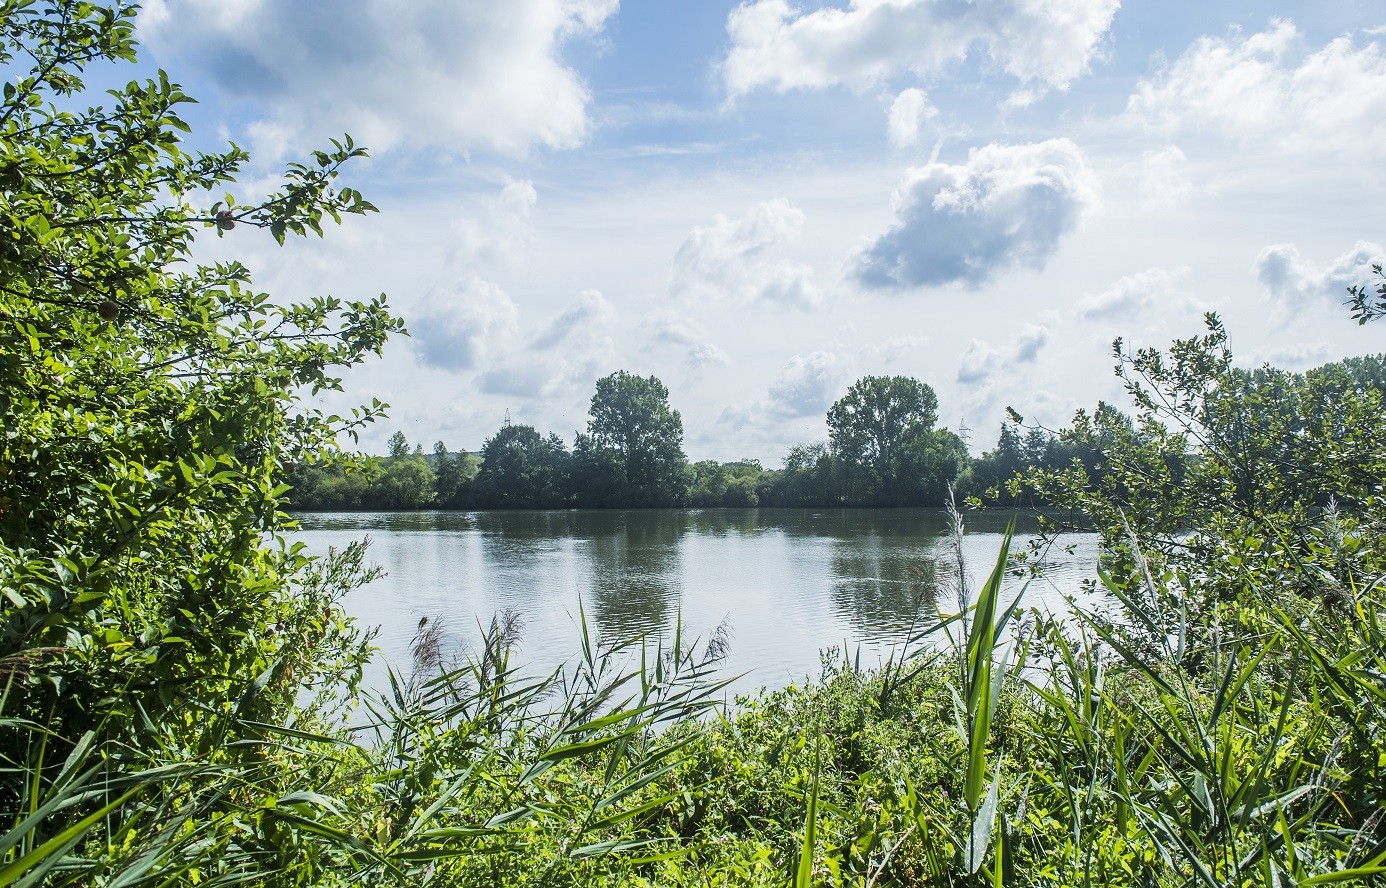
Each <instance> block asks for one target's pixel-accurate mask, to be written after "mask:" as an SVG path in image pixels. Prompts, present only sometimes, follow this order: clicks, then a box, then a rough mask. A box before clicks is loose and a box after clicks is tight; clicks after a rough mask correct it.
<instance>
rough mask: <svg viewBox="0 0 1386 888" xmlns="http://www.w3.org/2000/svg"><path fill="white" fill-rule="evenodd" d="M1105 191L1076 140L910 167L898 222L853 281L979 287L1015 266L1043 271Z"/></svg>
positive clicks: (898, 195)
mask: <svg viewBox="0 0 1386 888" xmlns="http://www.w3.org/2000/svg"><path fill="white" fill-rule="evenodd" d="M1097 190H1098V189H1097V179H1096V177H1095V176H1094V175H1093V173H1092V170H1091V169H1090V168H1089V167H1088V164H1087V161H1086V159H1085V158H1084V157H1083V153H1082V152H1081V151H1080V150H1078V146H1077V145H1074V144H1073V143H1072V142H1071V141H1069V140H1068V139H1050V140H1049V141H1046V142H1039V143H1035V144H1030V145H996V144H993V145H988V146H986V147H984V148H979V149H975V150H973V151H972V152H971V153H970V154H969V155H968V159H967V162H966V163H961V164H946V163H931V164H929V165H927V166H923V167H918V168H913V169H910V170H908V171H907V172H906V174H905V179H904V182H903V183H902V184H901V185H900V187H899V188H898V189H897V190H896V192H895V221H894V223H893V224H892V225H891V227H890V229H889V230H888V231H886V233H885V234H883V235H881V236H880V237H879V238H877V239H876V241H875V242H874V243H872V244H870V245H869V246H868V247H867V248H866V249H865V250H863V251H862V252H860V253H859V254H857V255H856V256H855V257H854V259H853V261H852V268H851V271H852V274H853V275H854V276H855V277H856V278H857V280H858V281H860V282H861V283H862V284H864V285H866V286H868V287H875V288H903V287H921V286H939V285H943V284H951V283H958V282H960V283H964V284H967V285H969V286H978V285H980V284H982V283H985V282H986V281H987V280H989V279H990V278H992V277H993V276H994V275H996V274H997V273H998V272H1001V271H1004V270H1006V269H1008V268H1011V267H1015V266H1021V267H1027V268H1036V269H1038V268H1042V267H1043V266H1044V264H1045V263H1046V262H1047V261H1048V260H1049V257H1050V256H1052V255H1053V254H1054V252H1055V250H1057V249H1058V246H1059V242H1060V240H1061V239H1062V238H1063V237H1064V235H1066V234H1068V233H1069V232H1071V231H1073V230H1074V229H1075V228H1076V227H1077V226H1078V223H1079V221H1080V220H1081V218H1082V216H1083V214H1084V212H1085V211H1086V210H1087V209H1088V208H1089V207H1091V206H1092V205H1094V204H1095V203H1096V201H1097Z"/></svg>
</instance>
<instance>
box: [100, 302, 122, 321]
mask: <svg viewBox="0 0 1386 888" xmlns="http://www.w3.org/2000/svg"><path fill="white" fill-rule="evenodd" d="M96 313H97V314H99V315H101V320H103V321H114V320H115V319H116V315H118V314H120V306H119V305H116V304H115V303H114V302H113V301H111V300H110V299H103V300H102V301H101V304H100V305H98V306H97V307H96Z"/></svg>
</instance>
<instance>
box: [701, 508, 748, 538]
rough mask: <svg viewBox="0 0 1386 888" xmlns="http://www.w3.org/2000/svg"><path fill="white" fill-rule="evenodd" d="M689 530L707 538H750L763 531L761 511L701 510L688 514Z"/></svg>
mask: <svg viewBox="0 0 1386 888" xmlns="http://www.w3.org/2000/svg"><path fill="white" fill-rule="evenodd" d="M688 523H689V529H690V530H692V531H694V532H695V533H700V534H704V535H707V536H726V535H728V534H731V533H735V534H740V535H744V536H750V535H751V534H754V533H756V532H758V531H760V530H761V522H760V510H759V509H699V510H698V511H696V512H689V513H688Z"/></svg>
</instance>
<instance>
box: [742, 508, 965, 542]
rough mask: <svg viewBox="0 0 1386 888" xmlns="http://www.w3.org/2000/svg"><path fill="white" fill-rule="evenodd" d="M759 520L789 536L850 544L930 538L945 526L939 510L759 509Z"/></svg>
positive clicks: (766, 526)
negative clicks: (868, 539)
mask: <svg viewBox="0 0 1386 888" xmlns="http://www.w3.org/2000/svg"><path fill="white" fill-rule="evenodd" d="M759 521H760V524H761V526H762V527H764V528H767V529H775V530H778V531H780V532H782V533H783V534H784V535H785V536H787V537H790V538H800V539H803V538H825V539H832V540H842V541H850V542H853V543H855V542H857V541H858V540H862V539H865V538H868V537H882V538H886V539H896V540H918V541H925V540H932V539H933V538H934V537H936V536H938V535H939V534H940V533H942V532H943V531H944V529H945V528H946V527H947V525H946V523H945V521H944V516H943V512H942V511H941V510H939V509H761V510H760V515H759Z"/></svg>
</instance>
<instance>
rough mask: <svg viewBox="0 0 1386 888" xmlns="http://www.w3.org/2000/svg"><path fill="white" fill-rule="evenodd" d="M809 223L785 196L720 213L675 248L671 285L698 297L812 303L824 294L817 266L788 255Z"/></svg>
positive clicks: (685, 295) (688, 296) (675, 291)
mask: <svg viewBox="0 0 1386 888" xmlns="http://www.w3.org/2000/svg"><path fill="white" fill-rule="evenodd" d="M803 225H804V213H803V211H802V210H800V209H799V208H798V207H796V206H794V205H793V204H791V203H790V202H789V201H786V200H770V201H766V202H765V203H760V204H757V205H755V206H753V207H751V208H750V209H749V210H747V211H746V214H745V215H743V216H741V217H739V218H736V219H733V218H730V217H727V216H723V215H721V214H720V213H719V214H718V215H716V216H714V217H713V220H712V224H711V225H700V226H697V227H695V228H694V229H693V230H692V232H690V233H689V235H688V237H687V238H686V239H685V240H684V242H683V243H682V244H681V245H680V246H679V249H678V251H677V252H676V253H675V254H674V263H673V269H672V272H671V277H670V291H671V292H672V293H673V294H674V295H675V296H676V297H680V298H685V299H690V300H696V301H699V302H704V301H709V300H716V301H730V302H739V303H747V302H753V301H756V300H765V301H768V302H774V303H783V304H790V305H799V306H804V307H807V306H812V305H815V304H816V303H818V302H819V300H820V299H821V294H820V291H819V289H818V287H817V286H816V285H815V284H814V282H813V269H812V268H811V267H809V266H807V265H801V264H797V263H795V262H792V261H790V260H789V259H787V258H785V257H784V256H783V248H784V247H786V246H788V245H790V244H792V243H794V242H795V241H796V240H797V239H798V236H799V232H800V230H801V229H802V228H803Z"/></svg>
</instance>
